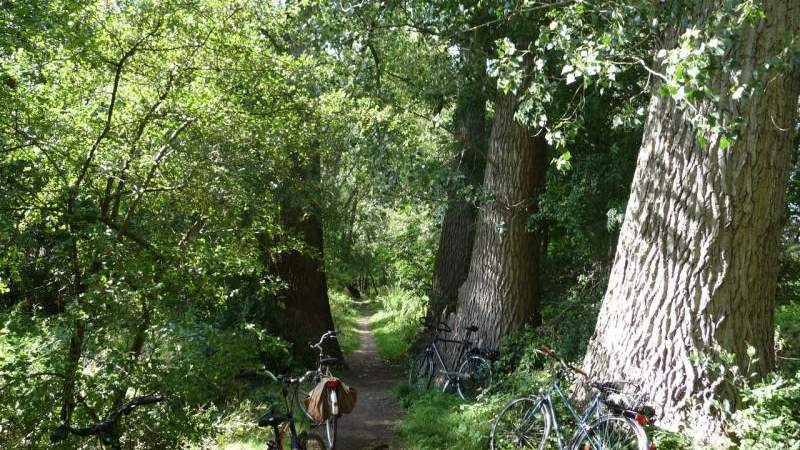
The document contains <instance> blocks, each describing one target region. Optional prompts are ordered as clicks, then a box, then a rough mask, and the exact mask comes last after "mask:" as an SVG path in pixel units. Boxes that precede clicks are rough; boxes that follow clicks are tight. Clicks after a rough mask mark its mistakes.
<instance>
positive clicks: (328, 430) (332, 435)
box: [325, 416, 338, 450]
mask: <svg viewBox="0 0 800 450" xmlns="http://www.w3.org/2000/svg"><path fill="white" fill-rule="evenodd" d="M337 419H338V418H337V417H336V416H331V417H329V418H328V420H326V421H325V441H326V443H327V444H328V449H330V450H333V449H334V448H336V428H337V427H338V420H337Z"/></svg>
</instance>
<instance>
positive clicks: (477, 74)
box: [428, 49, 489, 319]
mask: <svg viewBox="0 0 800 450" xmlns="http://www.w3.org/2000/svg"><path fill="white" fill-rule="evenodd" d="M475 53H479V54H480V55H483V52H482V49H481V51H480V52H475ZM474 59H476V61H470V60H468V61H467V63H466V64H468V67H467V68H466V71H467V73H466V77H467V79H468V81H467V82H466V83H465V85H464V86H463V87H462V89H461V92H460V93H459V102H458V105H457V106H456V111H455V114H454V118H453V122H454V125H455V130H456V139H457V142H456V151H455V155H454V156H455V158H454V166H455V168H454V171H455V173H457V174H458V175H460V176H461V177H462V178H463V180H464V181H463V185H464V186H466V187H472V188H475V189H477V188H480V186H481V184H482V182H483V172H484V168H485V167H486V158H485V156H484V155H485V154H486V147H487V146H488V140H489V130H488V125H487V120H486V101H487V99H488V86H487V84H488V80H487V77H486V69H485V67H486V58H485V57H484V56H475V57H474ZM477 216H478V208H477V207H476V206H475V205H474V204H473V203H471V202H469V201H468V200H467V199H465V198H464V196H463V194H462V193H460V192H451V193H450V195H449V200H448V205H447V211H445V215H444V219H443V221H442V232H441V237H440V238H439V248H438V250H437V252H436V261H435V263H434V269H433V280H432V285H431V291H430V293H429V298H430V301H431V302H430V306H429V309H428V317H429V318H430V319H434V318H439V317H441V315H442V312H443V311H444V310H445V309H446V308H447V309H448V310H452V308H453V307H455V306H456V299H457V297H458V288H459V287H460V286H461V284H463V283H464V280H466V279H467V274H468V273H469V263H470V259H471V256H472V246H473V245H474V242H475V221H476V219H477Z"/></svg>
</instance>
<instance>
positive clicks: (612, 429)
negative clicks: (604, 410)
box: [575, 416, 646, 450]
mask: <svg viewBox="0 0 800 450" xmlns="http://www.w3.org/2000/svg"><path fill="white" fill-rule="evenodd" d="M637 427H638V426H637V425H635V424H633V423H632V422H630V421H629V420H626V419H625V418H623V417H618V416H606V417H603V418H601V419H599V420H598V421H597V422H595V423H594V424H593V425H592V426H591V428H590V429H589V430H588V431H585V432H583V433H582V436H581V438H580V439H578V442H577V445H576V446H575V448H576V449H578V450H589V449H591V450H641V449H643V448H646V442H645V441H646V439H644V438H643V433H641V432H640V431H639V430H638V429H637Z"/></svg>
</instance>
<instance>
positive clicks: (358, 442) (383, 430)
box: [336, 307, 403, 450]
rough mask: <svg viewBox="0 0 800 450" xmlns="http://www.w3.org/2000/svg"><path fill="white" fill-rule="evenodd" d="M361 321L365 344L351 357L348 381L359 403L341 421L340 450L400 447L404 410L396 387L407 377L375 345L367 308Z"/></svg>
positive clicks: (346, 377)
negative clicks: (395, 391) (399, 430)
mask: <svg viewBox="0 0 800 450" xmlns="http://www.w3.org/2000/svg"><path fill="white" fill-rule="evenodd" d="M361 314H362V315H361V318H360V319H359V320H358V334H359V339H360V340H361V346H360V347H359V348H358V350H356V351H354V352H353V353H351V354H350V355H349V356H348V357H347V363H348V365H349V366H350V368H349V371H348V372H347V374H346V375H344V376H342V380H343V381H344V382H345V383H348V384H350V385H351V386H353V387H355V388H356V390H357V392H358V402H357V403H356V407H355V409H354V410H353V413H352V414H349V415H346V416H344V417H342V418H341V419H340V420H339V433H338V434H339V437H338V438H337V440H336V441H337V442H336V449H337V450H387V449H391V450H399V449H401V448H402V447H401V445H400V439H399V437H398V436H397V434H396V432H395V428H396V427H397V425H398V424H399V423H400V418H401V417H402V415H403V409H402V407H401V406H400V403H399V402H398V401H397V399H396V398H395V397H394V396H393V395H392V388H393V387H394V386H395V385H396V384H397V382H398V381H399V380H400V379H401V377H402V376H403V375H402V374H403V371H402V369H401V368H400V367H398V366H394V365H390V364H389V363H387V362H385V361H383V360H382V359H381V357H380V354H379V353H378V348H377V346H376V345H375V336H374V335H373V334H372V329H371V328H370V322H371V320H372V311H370V310H369V309H368V308H366V307H364V308H362V310H361Z"/></svg>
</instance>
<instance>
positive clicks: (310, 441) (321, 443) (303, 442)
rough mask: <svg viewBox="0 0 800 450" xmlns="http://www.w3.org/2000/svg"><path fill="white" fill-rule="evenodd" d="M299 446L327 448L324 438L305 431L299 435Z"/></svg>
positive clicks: (312, 449) (309, 448)
mask: <svg viewBox="0 0 800 450" xmlns="http://www.w3.org/2000/svg"><path fill="white" fill-rule="evenodd" d="M300 446H301V447H302V448H301V450H329V449H328V447H327V446H325V440H324V439H322V438H321V437H319V435H317V434H314V433H309V432H307V431H306V432H303V433H302V434H301V435H300Z"/></svg>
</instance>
